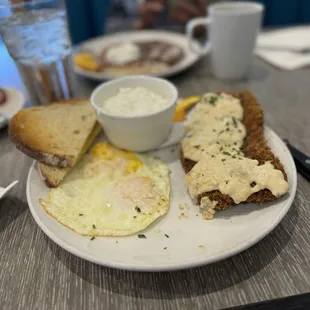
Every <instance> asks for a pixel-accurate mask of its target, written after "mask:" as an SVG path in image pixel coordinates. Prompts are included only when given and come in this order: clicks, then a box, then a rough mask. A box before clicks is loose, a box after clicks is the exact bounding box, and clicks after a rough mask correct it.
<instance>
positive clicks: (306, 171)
mask: <svg viewBox="0 0 310 310" xmlns="http://www.w3.org/2000/svg"><path fill="white" fill-rule="evenodd" d="M287 146H288V148H289V150H290V151H291V153H292V156H293V158H294V161H295V163H296V167H297V171H298V172H300V173H301V174H302V175H303V176H304V177H305V178H306V179H308V180H310V157H309V156H307V155H306V154H304V153H303V152H301V151H299V150H297V149H296V148H295V147H293V146H292V145H291V144H290V143H287Z"/></svg>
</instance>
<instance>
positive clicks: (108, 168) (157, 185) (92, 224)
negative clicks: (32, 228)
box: [40, 143, 170, 236]
mask: <svg viewBox="0 0 310 310" xmlns="http://www.w3.org/2000/svg"><path fill="white" fill-rule="evenodd" d="M169 196H170V178H169V169H168V166H167V165H166V164H165V163H164V162H163V161H161V160H160V159H157V158H154V157H151V156H148V155H139V154H136V153H132V152H127V151H123V150H119V149H117V148H115V147H113V146H112V145H110V144H108V143H98V144H96V145H95V146H94V147H93V148H92V149H91V151H90V152H89V153H88V154H86V155H85V157H84V158H83V159H82V160H81V162H80V163H78V164H77V166H76V167H75V168H74V169H73V170H72V171H71V173H70V174H68V176H67V177H66V178H65V180H64V181H63V182H62V183H61V184H60V185H59V186H58V187H57V188H53V189H51V190H49V192H48V198H47V200H46V201H45V200H43V199H40V204H41V205H42V206H43V208H44V209H45V211H46V212H47V213H48V214H50V215H51V216H52V217H54V218H55V219H56V220H57V221H58V222H60V223H61V224H63V225H65V226H66V227H68V228H70V229H72V230H73V231H75V232H77V233H79V234H81V235H86V236H127V235H131V234H134V233H136V232H138V231H141V230H144V229H145V228H147V227H148V226H149V225H150V224H151V223H153V222H154V221H155V220H156V219H157V218H159V217H160V216H162V215H164V214H165V213H167V211H168V209H169Z"/></svg>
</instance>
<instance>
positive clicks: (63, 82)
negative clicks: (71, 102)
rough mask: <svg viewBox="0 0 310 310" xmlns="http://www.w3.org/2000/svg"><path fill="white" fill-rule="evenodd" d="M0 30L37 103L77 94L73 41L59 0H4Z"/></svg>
mask: <svg viewBox="0 0 310 310" xmlns="http://www.w3.org/2000/svg"><path fill="white" fill-rule="evenodd" d="M0 34H1V35H2V38H3V41H4V43H5V45H6V47H7V50H8V52H9V54H10V55H11V57H12V58H13V59H14V60H15V63H16V66H17V68H18V70H19V72H20V74H21V76H22V79H23V82H24V84H25V86H26V88H27V90H28V93H29V97H30V100H31V101H32V104H33V105H43V104H46V103H50V102H53V101H59V100H63V99H69V98H72V97H74V91H73V84H74V79H73V73H72V61H71V42H70V39H69V35H68V30H67V22H66V13H65V11H64V10H63V9H62V8H61V5H60V3H59V2H58V0H28V1H19V0H0Z"/></svg>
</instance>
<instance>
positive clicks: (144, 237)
mask: <svg viewBox="0 0 310 310" xmlns="http://www.w3.org/2000/svg"><path fill="white" fill-rule="evenodd" d="M138 238H139V239H146V236H145V235H144V234H139V235H138Z"/></svg>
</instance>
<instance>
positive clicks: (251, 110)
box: [180, 92, 287, 210]
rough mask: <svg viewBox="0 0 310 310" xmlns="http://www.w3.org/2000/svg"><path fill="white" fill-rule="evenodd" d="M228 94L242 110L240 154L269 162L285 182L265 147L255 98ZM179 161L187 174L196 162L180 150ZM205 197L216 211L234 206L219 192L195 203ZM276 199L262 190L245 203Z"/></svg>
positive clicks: (270, 152)
mask: <svg viewBox="0 0 310 310" xmlns="http://www.w3.org/2000/svg"><path fill="white" fill-rule="evenodd" d="M228 94H230V95H232V96H234V97H236V98H238V99H240V103H241V105H242V107H243V109H244V116H243V120H242V123H243V124H244V126H245V128H246V131H247V136H246V139H245V140H244V143H243V146H242V152H243V153H244V155H245V156H246V157H248V158H251V159H256V160H258V162H259V163H260V164H264V163H265V162H266V161H270V162H271V163H272V164H273V166H274V167H275V168H276V169H278V170H281V171H282V173H283V174H284V178H285V180H287V175H286V172H285V170H284V167H283V165H282V164H281V162H280V160H279V159H278V158H277V157H276V156H275V155H274V154H273V153H272V151H271V149H270V148H269V146H268V145H267V141H266V139H265V136H264V113H263V110H262V109H261V107H260V105H259V104H258V103H257V101H256V98H255V97H254V96H253V95H252V94H251V93H249V92H236V93H228ZM180 159H181V163H182V166H183V169H184V170H185V172H186V173H188V172H189V171H190V170H191V169H192V168H193V167H194V166H195V164H196V162H194V161H192V160H190V159H187V158H184V155H183V152H182V150H181V156H180ZM205 196H207V197H209V198H210V199H211V200H212V201H214V200H215V201H217V202H218V203H217V205H216V208H215V209H216V210H224V209H226V208H227V207H228V206H229V205H233V204H235V203H234V201H233V200H232V199H231V198H230V197H229V196H228V195H223V194H222V193H221V192H220V191H212V192H208V193H203V194H201V195H199V196H198V201H197V202H198V204H200V200H201V198H202V197H205ZM276 199H277V198H276V197H275V196H274V195H272V193H271V192H270V191H269V190H267V189H264V190H261V191H259V192H257V193H254V194H252V195H251V196H250V197H249V198H248V199H247V200H246V202H253V203H263V202H266V201H272V200H276Z"/></svg>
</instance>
